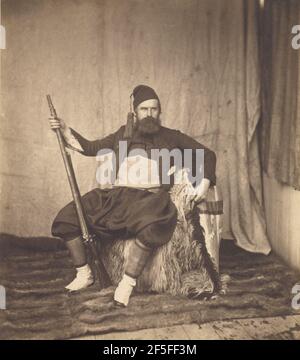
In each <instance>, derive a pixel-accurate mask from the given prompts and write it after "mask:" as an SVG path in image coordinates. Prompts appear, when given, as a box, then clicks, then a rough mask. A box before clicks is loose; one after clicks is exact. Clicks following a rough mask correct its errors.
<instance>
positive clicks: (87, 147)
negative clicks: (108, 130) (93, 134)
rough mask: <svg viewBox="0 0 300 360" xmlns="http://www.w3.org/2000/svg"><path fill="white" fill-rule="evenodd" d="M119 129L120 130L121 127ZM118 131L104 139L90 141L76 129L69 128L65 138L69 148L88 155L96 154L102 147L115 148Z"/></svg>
mask: <svg viewBox="0 0 300 360" xmlns="http://www.w3.org/2000/svg"><path fill="white" fill-rule="evenodd" d="M118 131H120V129H119V130H118ZM116 133H117V132H115V133H112V134H110V135H108V136H106V137H104V138H103V139H97V140H92V141H90V140H87V139H85V138H84V137H83V136H81V135H80V134H79V133H78V132H77V131H75V130H74V129H72V128H69V130H67V131H66V132H65V133H64V138H65V140H66V143H67V145H68V147H69V148H71V149H73V150H76V151H78V152H80V153H82V154H83V155H86V156H96V155H97V153H98V151H99V150H101V149H111V150H113V148H114V143H115V136H116Z"/></svg>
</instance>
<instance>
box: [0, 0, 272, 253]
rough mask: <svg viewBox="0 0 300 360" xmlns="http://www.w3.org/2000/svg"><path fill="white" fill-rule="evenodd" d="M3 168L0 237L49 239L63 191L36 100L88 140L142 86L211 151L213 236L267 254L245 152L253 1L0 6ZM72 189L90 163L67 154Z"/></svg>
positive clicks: (83, 183) (250, 139)
mask: <svg viewBox="0 0 300 360" xmlns="http://www.w3.org/2000/svg"><path fill="white" fill-rule="evenodd" d="M2 17H3V23H4V25H5V26H6V31H7V50H5V52H3V53H2V54H1V57H2V92H3V94H4V98H3V105H4V106H3V111H2V114H1V116H2V118H1V122H2V124H3V126H2V127H3V132H2V138H1V140H2V143H3V149H4V150H5V152H4V155H3V156H2V157H3V158H4V160H5V161H4V163H5V166H6V167H4V169H3V170H1V171H2V174H1V179H2V180H1V181H2V187H3V188H4V190H5V192H3V193H2V197H3V203H2V204H4V205H3V208H4V212H2V216H1V225H2V230H3V231H6V232H12V233H15V234H18V235H42V234H44V235H49V230H50V225H51V221H52V219H53V217H54V215H55V214H56V212H57V211H58V210H59V209H60V207H62V206H63V205H64V204H65V203H66V201H69V200H70V191H69V188H68V183H67V180H66V176H65V173H64V168H63V165H62V161H61V159H60V158H59V157H60V155H59V150H58V146H57V142H56V139H55V136H54V134H53V133H52V132H51V131H49V128H48V125H47V122H46V119H47V116H48V109H47V104H46V101H45V94H47V93H50V94H52V95H53V101H54V105H55V106H56V108H57V111H58V113H59V115H60V117H62V118H64V119H65V120H66V121H67V122H68V124H70V125H71V126H72V127H74V128H75V129H76V130H77V131H79V132H80V133H82V134H83V135H84V136H86V137H87V138H90V139H95V138H99V137H102V136H104V135H107V134H109V133H110V132H112V131H115V130H116V129H117V128H118V127H119V126H120V125H122V124H124V123H125V121H126V114H127V112H128V110H129V95H130V93H131V91H132V89H133V87H134V86H135V85H137V84H147V85H150V86H152V87H154V88H155V89H156V91H157V93H158V94H159V96H160V99H161V103H162V112H163V114H162V119H163V124H164V125H165V126H169V127H174V128H178V129H180V130H182V131H184V132H186V133H187V134H189V135H191V136H193V137H194V138H196V139H197V140H199V141H200V142H202V143H203V144H205V145H207V146H208V147H210V148H212V149H213V150H214V151H216V153H217V158H218V164H217V176H218V186H219V188H220V189H221V191H222V196H223V199H224V201H225V207H224V211H225V216H224V225H223V237H225V238H230V237H231V238H235V239H236V241H237V243H238V245H239V246H240V247H242V248H244V249H246V250H249V251H254V252H262V253H268V252H269V250H270V247H269V243H268V240H267V237H266V229H265V220H264V213H263V208H262V188H261V172H260V165H259V158H258V146H257V133H256V129H257V123H258V120H259V117H260V109H261V106H260V81H259V66H258V40H257V20H258V7H257V3H256V1H252V0H249V1H246V0H245V1H244V0H231V1H221V0H219V1H217V0H160V1H158V0H126V1H121V0H85V1H83V0H82V1H81V0H64V1H58V0H26V1H22V0H4V1H2ZM74 163H75V171H76V173H77V174H78V181H79V184H80V188H81V191H82V192H85V191H87V190H88V189H89V186H90V184H91V182H92V179H91V177H92V174H94V169H95V166H96V162H95V159H88V158H83V157H82V156H81V155H80V154H75V155H74Z"/></svg>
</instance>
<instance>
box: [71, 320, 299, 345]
mask: <svg viewBox="0 0 300 360" xmlns="http://www.w3.org/2000/svg"><path fill="white" fill-rule="evenodd" d="M125 339H126V340H251V339H256V340H263V339H278V340H300V315H289V316H285V317H282V316H277V317H272V318H253V319H240V320H231V321H214V322H210V323H206V324H202V325H201V326H199V325H196V324H188V325H178V326H172V327H165V328H156V329H146V330H139V331H126V332H114V333H109V334H105V335H94V336H84V337H80V338H76V340H125Z"/></svg>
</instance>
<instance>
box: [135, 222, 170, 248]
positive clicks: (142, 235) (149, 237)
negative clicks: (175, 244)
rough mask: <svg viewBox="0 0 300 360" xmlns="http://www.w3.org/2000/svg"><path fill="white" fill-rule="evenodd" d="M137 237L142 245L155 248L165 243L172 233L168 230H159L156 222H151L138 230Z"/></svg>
mask: <svg viewBox="0 0 300 360" xmlns="http://www.w3.org/2000/svg"><path fill="white" fill-rule="evenodd" d="M137 238H138V239H139V240H140V242H141V243H142V244H143V245H145V246H147V247H149V248H153V249H155V248H158V247H160V246H163V245H165V244H167V243H168V242H169V241H170V240H171V238H172V234H171V233H170V231H167V232H166V231H160V229H159V226H158V224H151V225H148V226H146V227H145V228H144V229H143V230H142V231H140V232H139V234H138V235H137Z"/></svg>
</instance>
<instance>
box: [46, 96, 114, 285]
mask: <svg viewBox="0 0 300 360" xmlns="http://www.w3.org/2000/svg"><path fill="white" fill-rule="evenodd" d="M47 101H48V105H49V109H50V113H51V116H52V117H54V118H57V113H56V110H55V108H54V106H53V103H52V100H51V96H50V95H47ZM55 132H56V136H57V140H58V143H59V147H60V151H61V155H62V158H63V161H64V165H65V169H66V172H67V176H68V180H69V184H70V187H71V192H72V196H73V200H74V203H75V207H76V212H77V216H78V221H79V224H80V229H81V233H82V237H83V240H84V243H85V245H86V246H87V248H88V250H89V253H90V256H91V258H92V261H93V266H92V267H93V268H94V272H95V273H96V275H97V278H98V281H99V284H100V287H101V288H105V287H107V286H109V285H110V284H111V280H110V278H109V275H108V273H107V271H106V269H105V267H104V265H103V263H102V261H101V260H100V259H99V256H98V254H97V247H96V244H95V237H96V236H95V234H92V233H91V232H90V231H89V228H88V226H87V222H86V215H85V212H84V208H83V206H82V202H81V196H80V191H79V188H78V184H77V181H76V177H75V172H74V168H73V164H72V159H71V155H70V154H69V153H68V151H67V150H66V147H65V140H64V138H63V135H62V133H61V130H60V129H55Z"/></svg>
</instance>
